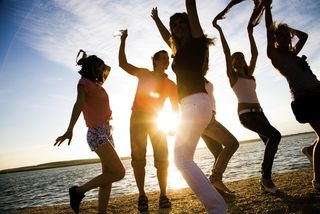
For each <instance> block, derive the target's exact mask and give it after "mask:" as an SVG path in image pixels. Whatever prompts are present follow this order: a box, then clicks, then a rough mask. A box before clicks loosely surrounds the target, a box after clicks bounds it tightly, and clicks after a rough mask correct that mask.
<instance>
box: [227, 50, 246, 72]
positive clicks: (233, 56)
mask: <svg viewBox="0 0 320 214" xmlns="http://www.w3.org/2000/svg"><path fill="white" fill-rule="evenodd" d="M236 55H241V56H242V58H243V61H244V62H245V67H244V71H245V73H246V75H248V71H249V66H248V64H247V62H246V59H245V57H244V55H243V53H242V52H234V53H233V54H232V55H231V63H232V69H233V71H235V72H236V69H235V68H234V66H233V61H234V58H235V56H236Z"/></svg>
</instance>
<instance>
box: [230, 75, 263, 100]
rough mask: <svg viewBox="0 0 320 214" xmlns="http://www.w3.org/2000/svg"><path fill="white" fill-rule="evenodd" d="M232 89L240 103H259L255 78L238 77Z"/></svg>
mask: <svg viewBox="0 0 320 214" xmlns="http://www.w3.org/2000/svg"><path fill="white" fill-rule="evenodd" d="M232 89H233V91H234V93H235V94H236V96H237V98H238V102H239V103H259V100H258V97H257V93H256V81H255V80H254V79H247V78H241V77H238V80H237V82H236V84H234V86H233V87H232Z"/></svg>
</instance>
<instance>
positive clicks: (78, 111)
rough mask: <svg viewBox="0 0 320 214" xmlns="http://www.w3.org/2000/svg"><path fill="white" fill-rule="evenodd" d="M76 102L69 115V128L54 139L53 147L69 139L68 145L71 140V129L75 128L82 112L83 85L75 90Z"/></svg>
mask: <svg viewBox="0 0 320 214" xmlns="http://www.w3.org/2000/svg"><path fill="white" fill-rule="evenodd" d="M77 91H78V92H77V93H78V95H77V100H76V102H75V104H74V105H73V109H72V114H71V119H70V122H69V126H68V129H67V131H66V132H65V133H64V134H63V135H62V136H59V137H58V138H57V139H56V142H55V144H54V146H56V145H57V146H60V144H61V143H63V141H65V140H66V139H69V141H68V145H70V142H71V140H72V135H73V127H74V126H75V124H76V122H77V120H78V118H79V116H80V114H81V112H82V108H83V104H84V99H85V90H84V86H83V85H78V88H77Z"/></svg>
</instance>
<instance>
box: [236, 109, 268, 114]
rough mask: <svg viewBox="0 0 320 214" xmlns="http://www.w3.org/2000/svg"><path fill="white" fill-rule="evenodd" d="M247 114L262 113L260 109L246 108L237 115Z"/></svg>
mask: <svg viewBox="0 0 320 214" xmlns="http://www.w3.org/2000/svg"><path fill="white" fill-rule="evenodd" d="M248 112H263V110H262V108H247V109H243V110H241V111H239V112H238V115H240V114H244V113H248Z"/></svg>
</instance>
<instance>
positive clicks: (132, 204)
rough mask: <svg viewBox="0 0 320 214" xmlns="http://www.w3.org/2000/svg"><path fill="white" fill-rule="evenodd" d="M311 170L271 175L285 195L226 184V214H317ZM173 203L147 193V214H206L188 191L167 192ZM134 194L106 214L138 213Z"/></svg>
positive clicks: (90, 208)
mask: <svg viewBox="0 0 320 214" xmlns="http://www.w3.org/2000/svg"><path fill="white" fill-rule="evenodd" d="M311 179H312V170H311V169H305V170H299V171H294V172H287V173H280V174H275V175H274V181H275V183H276V184H277V185H278V186H279V187H282V188H283V189H284V190H286V191H287V194H286V195H272V194H268V193H265V192H263V191H262V190H260V185H259V183H258V181H259V178H258V177H253V178H249V179H245V180H240V181H234V182H229V183H227V186H228V187H229V188H230V189H232V190H234V191H235V194H234V195H224V198H225V200H226V202H227V204H228V206H229V208H228V213H235V214H236V213H237V214H238V213H259V214H260V213H274V214H276V213H277V214H278V213H281V214H283V213H297V214H298V213H299V214H302V213H303V214H315V213H320V192H317V191H315V190H314V189H313V188H312V186H311ZM168 196H169V197H170V198H171V201H172V208H171V209H162V210H159V209H158V197H159V192H157V191H156V192H150V193H148V198H149V207H150V208H149V210H150V212H149V213H163V214H165V213H167V214H169V213H171V214H176V213H206V212H205V209H204V207H203V206H202V204H201V203H200V202H199V200H198V199H197V197H196V196H195V195H194V194H193V193H192V192H191V191H190V189H188V188H185V189H179V190H169V191H168ZM136 201H137V195H136V194H134V195H126V196H121V197H116V198H111V199H110V202H109V207H108V212H107V213H139V212H138V211H137V205H136ZM96 208H97V201H95V200H94V201H86V200H84V201H83V203H82V204H81V210H80V213H83V214H84V213H86V214H89V213H96ZM15 213H16V214H18V213H19V214H31V213H32V214H40V213H50V214H66V213H72V210H71V208H70V207H69V205H68V204H60V205H55V206H48V207H34V208H26V209H23V210H19V211H17V212H15Z"/></svg>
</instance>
